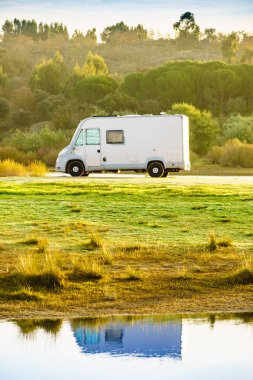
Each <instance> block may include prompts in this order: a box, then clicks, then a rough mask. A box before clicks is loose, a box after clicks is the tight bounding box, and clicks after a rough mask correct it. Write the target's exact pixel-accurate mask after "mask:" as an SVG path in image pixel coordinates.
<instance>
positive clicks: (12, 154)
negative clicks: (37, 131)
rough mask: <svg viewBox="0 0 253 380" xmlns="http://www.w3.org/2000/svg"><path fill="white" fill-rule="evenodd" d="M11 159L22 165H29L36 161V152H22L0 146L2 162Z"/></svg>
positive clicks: (11, 147) (10, 147) (12, 147)
mask: <svg viewBox="0 0 253 380" xmlns="http://www.w3.org/2000/svg"><path fill="white" fill-rule="evenodd" d="M6 158H9V159H11V160H14V161H16V162H19V163H21V164H28V163H29V162H31V161H34V160H35V159H36V153H34V152H21V151H19V150H18V149H17V148H15V147H14V146H8V145H7V146H0V160H5V159H6Z"/></svg>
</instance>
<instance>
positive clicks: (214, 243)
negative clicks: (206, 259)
mask: <svg viewBox="0 0 253 380" xmlns="http://www.w3.org/2000/svg"><path fill="white" fill-rule="evenodd" d="M207 248H208V250H209V251H210V252H212V251H215V250H216V249H217V241H216V236H215V233H214V232H210V234H209V244H208V246H207Z"/></svg>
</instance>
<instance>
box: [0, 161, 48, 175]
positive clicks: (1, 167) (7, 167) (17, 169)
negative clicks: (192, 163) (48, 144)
mask: <svg viewBox="0 0 253 380" xmlns="http://www.w3.org/2000/svg"><path fill="white" fill-rule="evenodd" d="M46 172H47V168H46V166H45V164H43V163H41V162H39V161H35V162H31V163H30V164H29V165H28V166H24V165H23V164H20V163H18V162H15V161H14V160H11V159H9V158H7V159H5V160H0V177H11V176H17V177H22V176H27V175H31V176H35V177H42V176H44V175H45V174H46Z"/></svg>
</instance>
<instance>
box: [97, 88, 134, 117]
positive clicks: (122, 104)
mask: <svg viewBox="0 0 253 380" xmlns="http://www.w3.org/2000/svg"><path fill="white" fill-rule="evenodd" d="M97 104H98V106H99V107H101V108H103V109H104V110H105V111H106V112H108V113H109V114H113V113H114V112H117V111H124V110H128V111H132V112H138V110H139V105H138V103H137V101H136V99H134V98H132V97H131V96H129V95H126V94H124V93H123V92H120V91H115V92H114V93H111V94H108V95H106V96H105V97H104V98H103V99H101V100H100V101H99V102H98V103H97Z"/></svg>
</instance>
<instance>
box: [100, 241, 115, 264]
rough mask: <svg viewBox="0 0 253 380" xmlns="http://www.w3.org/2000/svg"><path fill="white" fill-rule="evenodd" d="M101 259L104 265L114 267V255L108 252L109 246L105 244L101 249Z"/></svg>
mask: <svg viewBox="0 0 253 380" xmlns="http://www.w3.org/2000/svg"><path fill="white" fill-rule="evenodd" d="M100 255H101V258H102V262H103V264H104V265H112V263H113V255H112V253H111V252H110V251H109V250H108V248H107V246H106V245H105V244H103V245H102V247H101V254H100Z"/></svg>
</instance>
